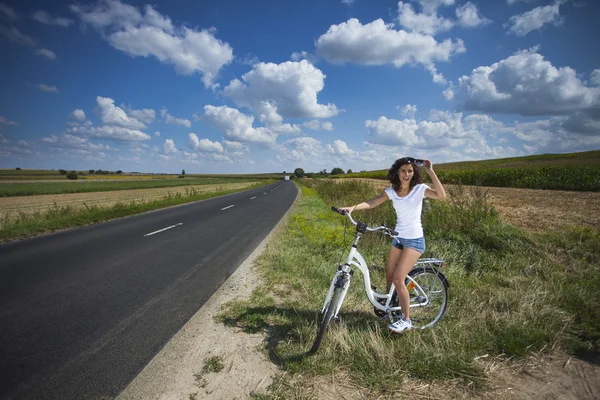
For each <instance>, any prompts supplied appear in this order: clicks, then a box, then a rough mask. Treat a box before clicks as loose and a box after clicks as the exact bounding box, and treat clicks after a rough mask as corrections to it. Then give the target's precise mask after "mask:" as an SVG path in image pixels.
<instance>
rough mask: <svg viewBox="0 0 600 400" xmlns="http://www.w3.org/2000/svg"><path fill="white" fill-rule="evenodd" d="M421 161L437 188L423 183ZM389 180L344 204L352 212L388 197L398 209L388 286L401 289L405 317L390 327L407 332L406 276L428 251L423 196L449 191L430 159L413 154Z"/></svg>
mask: <svg viewBox="0 0 600 400" xmlns="http://www.w3.org/2000/svg"><path fill="white" fill-rule="evenodd" d="M417 165H422V166H423V168H425V171H426V172H427V174H428V175H429V177H430V178H431V181H432V182H433V188H430V187H429V186H427V185H425V184H423V183H421V174H420V173H419V170H418V168H417ZM387 178H388V180H389V181H390V182H391V183H392V187H389V188H387V189H386V190H385V192H384V193H383V194H382V195H380V196H378V197H375V198H373V199H371V200H367V201H365V202H363V203H360V204H357V205H355V206H353V207H341V209H342V210H346V211H347V212H349V213H352V211H355V210H368V209H370V208H375V207H377V206H378V205H380V204H382V203H383V202H384V201H386V200H388V199H389V200H392V203H393V204H394V209H395V210H396V229H395V231H396V232H398V236H396V237H395V238H394V239H393V241H392V247H391V248H390V253H389V255H388V261H387V267H386V282H387V285H386V289H387V291H388V292H389V290H390V287H391V285H392V282H393V283H394V286H395V287H396V292H398V300H399V302H400V306H401V307H402V311H403V313H404V315H403V317H402V318H400V319H399V320H398V321H396V322H394V323H393V324H390V326H389V329H390V330H391V331H392V332H395V333H403V332H405V331H407V330H410V329H411V328H412V323H411V322H410V298H409V294H408V290H407V289H406V285H405V284H404V280H405V279H406V275H407V274H408V272H409V271H410V270H411V269H412V267H413V266H414V265H415V263H416V262H417V260H418V259H419V257H421V255H422V254H423V253H424V252H425V238H424V237H423V226H422V224H421V210H422V207H423V198H424V197H429V198H431V199H439V200H442V199H444V198H446V192H445V191H444V187H443V186H442V184H441V182H440V180H439V179H438V177H437V175H436V174H435V172H434V171H433V164H431V161H429V160H415V159H414V158H412V157H405V158H400V159H398V160H396V162H394V164H393V165H392V167H391V168H390V170H389V171H388V176H387Z"/></svg>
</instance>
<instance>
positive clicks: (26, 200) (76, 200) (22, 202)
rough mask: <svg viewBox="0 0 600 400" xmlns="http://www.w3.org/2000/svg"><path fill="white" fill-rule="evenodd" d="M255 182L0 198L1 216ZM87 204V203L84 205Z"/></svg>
mask: <svg viewBox="0 0 600 400" xmlns="http://www.w3.org/2000/svg"><path fill="white" fill-rule="evenodd" d="M254 183H255V182H239V183H226V184H215V185H195V186H178V187H170V188H155V189H133V190H115V191H110V192H90V193H71V194H48V195H39V196H18V197H0V214H2V215H6V214H9V215H13V214H14V215H16V214H18V213H19V212H25V213H34V212H36V211H40V212H43V211H46V210H48V209H49V208H50V207H53V206H54V203H55V202H56V204H57V205H58V206H69V205H70V206H72V207H74V208H77V209H82V208H85V205H87V206H88V207H89V206H103V207H109V206H112V205H114V204H117V203H126V204H130V203H132V202H133V201H135V202H142V201H146V202H148V201H152V200H155V199H161V198H163V197H165V196H168V195H169V193H171V194H172V195H174V194H177V193H182V194H185V193H186V190H188V191H189V190H190V188H193V189H194V190H196V192H197V193H206V192H212V191H216V190H231V189H243V188H246V187H249V186H252V185H253V184H254ZM84 203H85V204H84Z"/></svg>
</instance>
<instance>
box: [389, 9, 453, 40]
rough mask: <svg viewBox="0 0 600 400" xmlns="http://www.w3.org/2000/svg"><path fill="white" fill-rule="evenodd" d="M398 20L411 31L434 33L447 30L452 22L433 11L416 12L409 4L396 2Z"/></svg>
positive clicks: (450, 27) (451, 25)
mask: <svg viewBox="0 0 600 400" xmlns="http://www.w3.org/2000/svg"><path fill="white" fill-rule="evenodd" d="M398 22H400V25H402V26H403V27H405V28H407V29H408V30H410V31H412V32H418V33H424V34H426V35H435V34H436V33H438V32H444V31H449V30H450V29H452V27H453V26H454V23H453V22H452V21H450V20H449V19H446V18H443V17H439V16H438V15H437V14H435V13H433V14H431V13H429V14H426V13H422V14H419V13H416V12H415V11H414V10H413V8H412V6H411V5H410V4H406V3H403V2H399V3H398Z"/></svg>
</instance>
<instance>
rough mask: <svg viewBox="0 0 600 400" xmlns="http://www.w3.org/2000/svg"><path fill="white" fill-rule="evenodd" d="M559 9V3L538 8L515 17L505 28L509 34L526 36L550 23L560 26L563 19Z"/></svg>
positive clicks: (511, 18)
mask: <svg viewBox="0 0 600 400" xmlns="http://www.w3.org/2000/svg"><path fill="white" fill-rule="evenodd" d="M559 7H560V3H558V2H557V3H554V4H553V5H549V6H541V7H536V8H534V9H533V10H530V11H527V12H524V13H522V14H518V15H513V16H512V17H510V19H509V21H508V22H507V23H506V24H505V25H504V26H505V27H507V28H508V31H509V33H513V34H515V35H517V36H525V35H527V34H528V33H529V32H531V31H534V30H537V29H540V28H542V27H543V26H544V25H545V24H548V23H552V24H554V25H560V24H561V23H562V18H560V12H559Z"/></svg>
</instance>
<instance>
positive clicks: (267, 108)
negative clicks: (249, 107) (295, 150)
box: [255, 101, 301, 133]
mask: <svg viewBox="0 0 600 400" xmlns="http://www.w3.org/2000/svg"><path fill="white" fill-rule="evenodd" d="M255 114H256V115H258V119H259V120H260V121H261V122H263V123H264V124H265V125H266V127H267V128H269V129H270V130H271V131H273V132H277V133H300V132H301V129H300V127H299V126H298V125H295V124H294V125H291V124H284V123H283V117H282V116H281V115H279V114H278V113H277V107H276V106H275V105H274V104H273V103H272V102H269V101H262V102H260V103H259V104H258V105H257V106H256V108H255Z"/></svg>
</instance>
